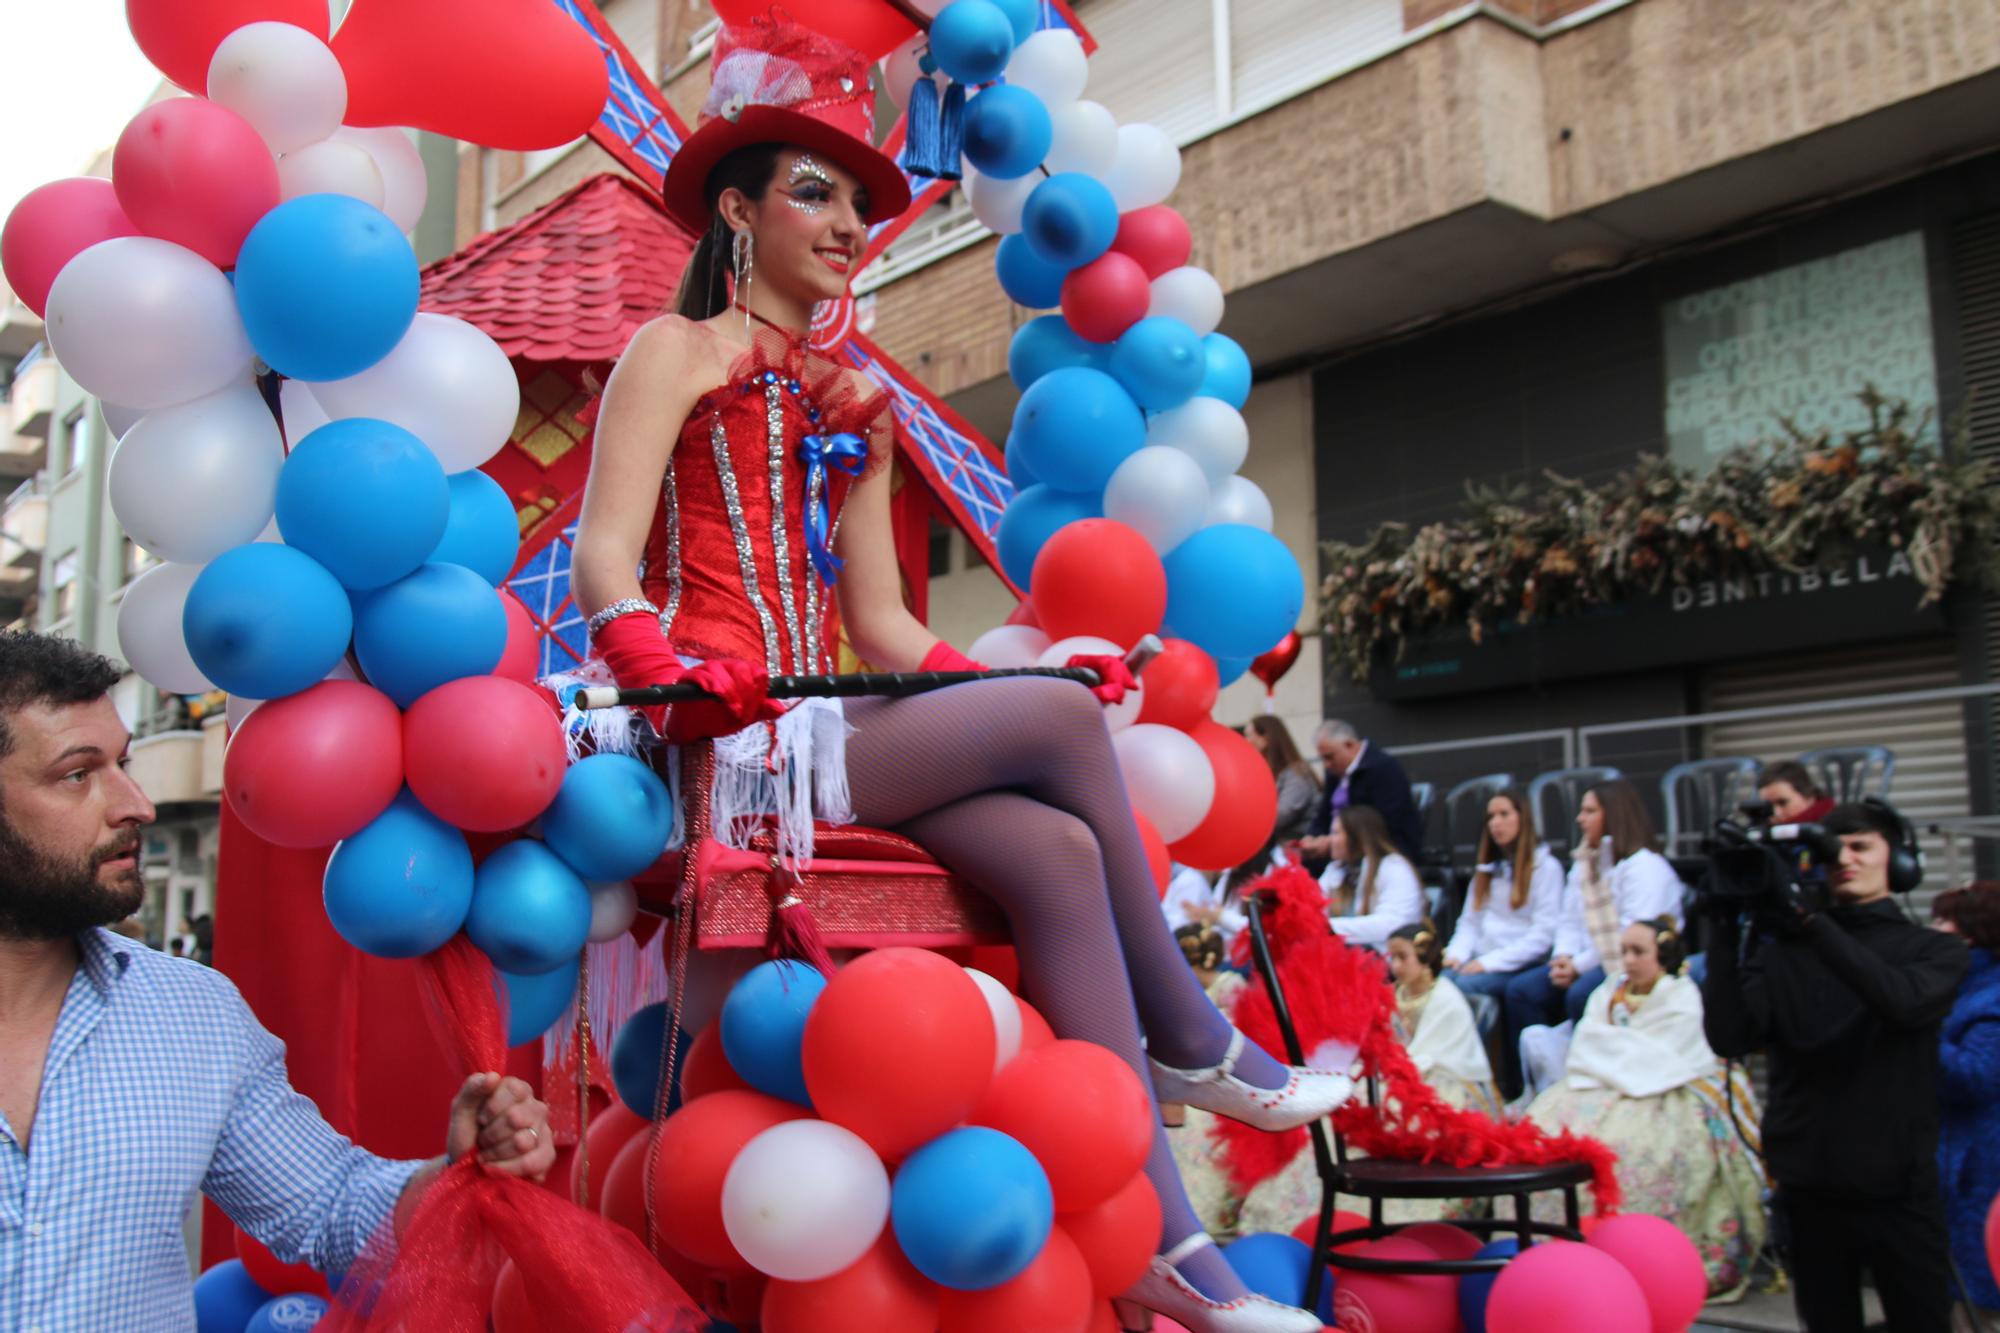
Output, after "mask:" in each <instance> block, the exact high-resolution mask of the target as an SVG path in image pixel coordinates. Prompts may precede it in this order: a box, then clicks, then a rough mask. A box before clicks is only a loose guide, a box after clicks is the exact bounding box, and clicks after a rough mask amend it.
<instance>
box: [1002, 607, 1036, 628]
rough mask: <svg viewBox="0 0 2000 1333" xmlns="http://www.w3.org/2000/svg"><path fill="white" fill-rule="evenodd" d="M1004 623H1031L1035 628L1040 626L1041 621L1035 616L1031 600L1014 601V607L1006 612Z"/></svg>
mask: <svg viewBox="0 0 2000 1333" xmlns="http://www.w3.org/2000/svg"><path fill="white" fill-rule="evenodd" d="M1006 623H1007V624H1009V625H1032V626H1033V627H1034V628H1036V629H1040V628H1041V627H1042V622H1041V621H1040V620H1039V619H1037V618H1036V616H1035V604H1034V603H1033V602H1016V603H1014V609H1013V610H1012V611H1009V612H1008V613H1007V621H1006Z"/></svg>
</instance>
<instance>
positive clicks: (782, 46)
mask: <svg viewBox="0 0 2000 1333" xmlns="http://www.w3.org/2000/svg"><path fill="white" fill-rule="evenodd" d="M874 121H875V93H874V90H873V89H871V88H870V87H869V84H868V62H867V61H866V60H865V59H864V58H863V57H862V55H861V53H860V52H859V51H856V50H854V49H853V48H851V47H848V46H846V45H843V44H842V43H840V42H838V41H835V40H834V39H833V38H831V37H828V36H825V35H824V34H822V33H818V32H815V31H813V30H812V29H810V28H807V27H805V26H804V25H802V24H800V23H799V22H797V21H796V20H794V19H792V18H791V17H790V16H789V15H787V14H786V13H785V12H784V11H783V10H781V9H775V8H774V9H772V10H771V11H770V13H769V14H768V15H767V16H763V17H759V18H757V19H755V20H753V21H751V22H749V23H744V24H732V23H725V24H724V25H723V28H722V31H721V32H720V33H719V34H718V35H717V36H716V39H715V60H714V64H713V74H712V82H711V84H710V87H709V90H708V100H707V101H706V102H704V103H702V107H701V118H700V119H699V120H698V121H697V122H696V125H695V131H694V133H693V134H691V135H689V136H688V139H687V142H686V143H684V144H682V145H681V150H680V151H679V152H678V153H676V154H674V159H673V161H672V162H671V163H670V164H669V165H668V167H667V178H666V183H665V184H664V185H663V186H662V187H661V193H662V194H663V195H664V196H665V198H666V205H667V213H668V215H669V216H670V217H672V218H673V219H674V221H676V222H678V223H680V224H681V225H682V226H683V227H686V228H687V229H688V230H689V231H690V232H692V233H693V234H694V235H696V236H700V235H701V234H702V233H704V232H706V231H707V230H708V228H709V208H708V202H707V200H706V199H704V198H703V188H704V187H705V186H706V185H707V183H708V173H709V172H711V171H713V170H714V169H715V164H716V163H718V162H720V161H721V160H722V159H723V158H725V157H727V156H728V155H729V154H730V153H732V152H734V151H735V150H736V149H738V148H743V147H746V146H747V145H750V144H759V143H779V144H796V145H797V146H799V147H800V148H805V149H809V150H810V151H812V152H815V153H819V154H822V155H824V156H826V157H828V158H831V159H832V160H833V161H835V162H838V163H839V164H840V165H841V166H843V167H845V168H847V170H849V171H851V172H853V173H854V175H855V176H856V177H857V178H859V180H860V181H861V184H862V186H863V187H864V188H865V189H866V190H867V191H868V214H867V217H866V219H865V220H866V221H868V222H871V223H874V222H882V221H885V220H887V219H889V218H893V217H895V216H896V215H897V214H899V213H901V212H902V211H903V210H904V209H906V208H908V207H909V206H910V184H909V181H908V180H907V179H905V178H904V176H903V173H902V171H901V170H900V169H898V168H897V166H896V164H895V163H894V162H892V161H890V160H889V158H888V157H887V156H885V155H884V154H882V153H881V152H878V151H877V150H876V149H875V148H874V146H873V144H872V131H873V129H874Z"/></svg>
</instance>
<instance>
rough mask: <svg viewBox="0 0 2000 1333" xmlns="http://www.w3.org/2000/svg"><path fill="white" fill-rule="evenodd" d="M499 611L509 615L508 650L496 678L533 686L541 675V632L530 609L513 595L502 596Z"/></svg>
mask: <svg viewBox="0 0 2000 1333" xmlns="http://www.w3.org/2000/svg"><path fill="white" fill-rule="evenodd" d="M500 607H501V609H502V610H504V611H505V612H506V613H507V647H506V649H505V650H504V651H502V652H501V654H500V665H499V666H497V667H494V668H493V674H494V675H496V676H504V677H506V678H507V679H508V680H518V681H520V682H521V683H522V684H523V685H533V684H534V683H535V677H537V676H539V675H540V674H541V665H542V636H541V632H540V631H539V630H537V629H536V628H535V618H534V617H533V616H531V615H529V614H528V608H527V607H525V606H522V605H521V599H520V598H518V597H516V596H515V595H514V594H513V593H511V592H507V591H504V590H503V591H502V592H501V594H500Z"/></svg>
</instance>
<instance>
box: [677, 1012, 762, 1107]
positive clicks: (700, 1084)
mask: <svg viewBox="0 0 2000 1333" xmlns="http://www.w3.org/2000/svg"><path fill="white" fill-rule="evenodd" d="M731 1090H735V1091H739V1092H748V1091H750V1085H749V1084H748V1083H746V1082H744V1081H743V1076H742V1075H741V1074H739V1073H737V1072H736V1069H735V1066H733V1065H731V1064H730V1063H729V1057H728V1056H726V1055H724V1054H723V1053H722V1027H721V1024H719V1023H710V1024H709V1025H708V1026H707V1027H705V1028H703V1029H702V1030H701V1032H700V1034H699V1035H697V1036H696V1037H695V1039H694V1044H693V1045H691V1046H689V1047H688V1053H687V1055H686V1057H685V1058H684V1059H683V1061H682V1063H681V1104H682V1105H683V1106H685V1105H686V1104H687V1103H689V1102H691V1101H693V1100H694V1099H695V1098H697V1097H706V1096H707V1095H708V1094H709V1093H711V1092H728V1091H731Z"/></svg>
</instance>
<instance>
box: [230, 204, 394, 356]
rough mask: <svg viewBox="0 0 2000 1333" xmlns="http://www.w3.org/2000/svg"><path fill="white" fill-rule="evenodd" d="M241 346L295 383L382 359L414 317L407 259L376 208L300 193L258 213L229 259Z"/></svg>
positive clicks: (385, 218) (383, 216)
mask: <svg viewBox="0 0 2000 1333" xmlns="http://www.w3.org/2000/svg"><path fill="white" fill-rule="evenodd" d="M236 308H237V310H238V311H239V312H241V314H242V316H243V328H244V330H245V331H246V332H248V333H249V335H250V345H251V346H252V347H254V348H256V349H257V355H258V356H261V357H263V358H264V360H265V362H266V363H267V364H269V365H270V367H271V368H272V369H273V370H276V371H278V372H279V373H281V374H284V375H288V376H290V377H291V378H292V379H297V380H340V379H346V378H347V377H348V376H349V375H358V374H360V373H361V372H362V371H364V370H366V369H368V367H370V366H372V365H374V364H375V363H376V362H377V361H380V360H381V359H382V358H383V357H385V356H387V355H388V354H389V352H390V350H391V349H393V348H394V347H395V345H396V344H397V343H399V342H401V341H402V339H403V335H404V334H405V333H407V332H409V328H410V324H411V322H412V321H413V320H415V319H416V317H417V256H416V252H415V251H413V250H411V249H410V243H409V242H408V241H406V240H404V239H403V233H402V232H401V231H398V230H397V228H396V224H395V223H393V222H391V221H390V220H389V218H388V217H387V215H385V214H384V213H383V212H382V210H381V209H379V208H371V207H370V206H369V205H367V204H364V203H362V202H361V201H360V200H359V199H352V198H349V197H348V196H347V195H344V194H308V195H303V196H301V197H299V198H297V199H293V200H290V201H288V202H286V203H282V204H279V205H278V206H277V207H276V208H274V209H272V210H271V211H270V212H268V213H266V214H265V215H264V216H263V218H262V219H260V220H259V221H258V223H257V225H256V226H254V227H252V228H251V229H250V234H249V235H248V236H246V237H244V238H243V248H242V250H240V251H239V252H238V253H237V256H236Z"/></svg>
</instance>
